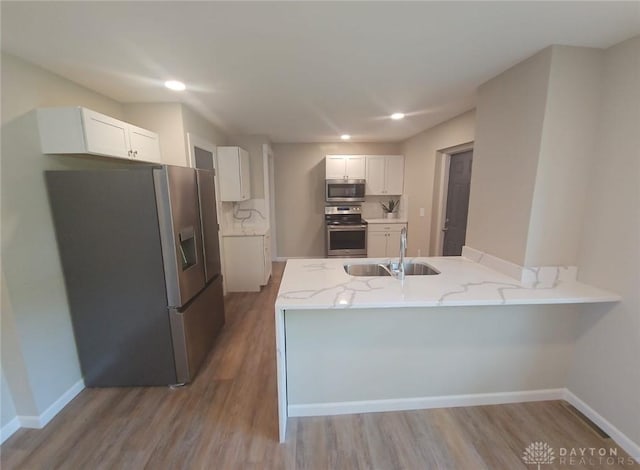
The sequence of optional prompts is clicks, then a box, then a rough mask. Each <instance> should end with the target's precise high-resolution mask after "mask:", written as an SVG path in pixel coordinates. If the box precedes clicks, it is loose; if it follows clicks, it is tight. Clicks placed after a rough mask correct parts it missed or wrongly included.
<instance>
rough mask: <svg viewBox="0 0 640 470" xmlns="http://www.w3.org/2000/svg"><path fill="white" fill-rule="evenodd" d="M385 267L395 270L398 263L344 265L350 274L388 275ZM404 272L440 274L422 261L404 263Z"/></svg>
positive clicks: (426, 274) (416, 274) (411, 274)
mask: <svg viewBox="0 0 640 470" xmlns="http://www.w3.org/2000/svg"><path fill="white" fill-rule="evenodd" d="M383 266H384V267H383ZM385 268H387V269H388V270H390V271H396V270H397V269H398V263H397V262H396V263H390V264H345V265H344V270H345V271H346V273H347V274H349V275H351V276H390V274H389V272H388V271H387V269H385ZM404 273H405V275H407V276H431V275H434V274H440V271H438V270H436V269H434V268H432V267H431V266H429V265H427V264H423V263H404Z"/></svg>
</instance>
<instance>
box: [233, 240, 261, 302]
mask: <svg viewBox="0 0 640 470" xmlns="http://www.w3.org/2000/svg"><path fill="white" fill-rule="evenodd" d="M263 255H264V237H260V236H250V237H224V264H225V277H226V283H227V291H228V292H258V291H260V286H261V285H262V282H263V279H264V264H263V263H261V262H260V260H261V259H262V257H263Z"/></svg>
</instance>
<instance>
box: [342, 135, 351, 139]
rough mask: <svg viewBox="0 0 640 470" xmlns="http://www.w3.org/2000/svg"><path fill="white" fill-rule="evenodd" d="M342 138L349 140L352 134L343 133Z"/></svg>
mask: <svg viewBox="0 0 640 470" xmlns="http://www.w3.org/2000/svg"><path fill="white" fill-rule="evenodd" d="M340 138H341V139H342V140H349V139H350V138H351V136H350V135H349V134H342V135H341V136H340Z"/></svg>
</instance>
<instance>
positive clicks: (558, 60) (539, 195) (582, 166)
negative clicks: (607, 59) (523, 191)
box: [524, 46, 603, 266]
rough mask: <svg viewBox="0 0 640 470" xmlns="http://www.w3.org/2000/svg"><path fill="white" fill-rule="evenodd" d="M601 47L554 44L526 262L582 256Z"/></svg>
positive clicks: (538, 263) (562, 261)
mask: <svg viewBox="0 0 640 470" xmlns="http://www.w3.org/2000/svg"><path fill="white" fill-rule="evenodd" d="M602 55H603V51H602V49H591V48H586V47H565V46H553V48H552V56H551V73H550V75H549V85H548V93H547V105H546V110H545V115H544V124H543V129H542V137H541V144H540V155H539V158H538V170H537V172H536V180H535V189H534V192H533V202H532V204H531V218H530V221H529V233H528V235H527V250H526V256H525V260H524V264H525V265H526V266H546V265H558V264H560V265H568V266H573V265H575V264H576V263H577V261H578V245H579V243H578V242H579V240H580V237H581V235H582V218H583V216H584V211H585V204H584V200H585V198H586V196H587V193H588V183H589V172H590V169H591V164H592V161H593V158H594V152H595V150H594V143H595V135H596V129H597V125H598V118H599V106H600V90H601V70H602Z"/></svg>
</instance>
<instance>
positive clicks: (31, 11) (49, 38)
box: [1, 1, 640, 142]
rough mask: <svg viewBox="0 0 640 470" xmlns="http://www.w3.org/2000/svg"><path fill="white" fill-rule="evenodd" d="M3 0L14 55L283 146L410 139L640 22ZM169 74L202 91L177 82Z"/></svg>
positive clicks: (576, 15) (513, 11) (335, 6)
mask: <svg viewBox="0 0 640 470" xmlns="http://www.w3.org/2000/svg"><path fill="white" fill-rule="evenodd" d="M1 5H2V6H1V8H2V48H3V49H4V50H6V51H7V52H9V53H11V54H14V55H17V56H19V57H23V58H25V59H26V60H28V61H31V62H34V63H36V64H39V65H41V66H42V67H44V68H46V69H49V70H52V71H54V72H56V73H58V74H60V75H62V76H64V77H67V78H69V79H71V80H74V81H76V82H78V83H81V84H83V85H85V86H87V87H89V88H91V89H94V90H96V91H99V92H101V93H103V94H105V95H107V96H110V97H112V98H114V99H116V100H119V101H122V102H146V101H155V102H162V101H176V100H181V101H184V102H186V103H188V104H190V105H191V106H193V107H194V108H195V109H196V110H197V111H199V112H200V113H201V114H202V115H204V116H205V117H207V118H208V119H209V120H211V121H212V122H214V123H216V124H218V125H220V126H222V127H223V128H224V129H225V130H226V131H228V132H231V133H243V134H244V133H247V134H264V135H268V136H269V137H270V138H271V139H272V140H273V141H274V142H319V141H335V140H337V137H338V136H339V135H340V134H342V133H349V134H352V135H353V140H357V141H397V140H402V139H404V138H406V137H409V136H411V135H413V134H416V133H418V132H420V131H421V130H423V129H426V128H429V127H431V126H433V125H435V124H438V123H440V122H442V121H445V120H446V119H448V118H451V117H453V116H455V115H457V114H459V113H461V112H464V111H466V110H468V109H471V108H473V106H474V101H475V89H476V87H477V86H478V85H479V84H481V83H482V82H484V81H486V80H487V79H489V78H491V77H493V76H495V75H497V74H499V73H500V72H502V71H503V70H505V69H507V68H508V67H510V66H512V65H514V64H516V63H517V62H519V61H521V60H522V59H524V58H526V57H528V56H530V55H532V54H533V53H535V52H536V51H538V50H540V49H542V48H544V47H546V46H548V45H550V44H566V45H578V46H590V47H603V48H606V47H609V46H611V45H613V44H615V43H617V42H620V41H622V40H624V39H626V38H629V37H631V36H633V35H635V34H638V32H640V2H626V3H618V2H608V1H605V2H545V3H539V2H442V3H440V2H430V3H426V2H407V3H404V2H402V3H400V2H348V3H347V2H331V3H329V2H325V3H323V2H308V3H307V2H295V3H294V2H256V3H253V2H251V3H249V2H224V3H223V2H42V3H36V2H5V1H3V2H2V4H1ZM169 78H176V79H179V80H182V81H184V82H185V83H186V84H187V87H188V90H187V91H186V92H183V94H180V95H177V94H176V93H175V92H171V91H169V90H166V89H165V88H163V86H162V83H163V82H164V81H165V80H167V79H169ZM395 111H402V112H405V113H407V115H408V118H406V119H404V120H403V121H391V120H389V119H388V115H389V114H391V113H393V112H395Z"/></svg>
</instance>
